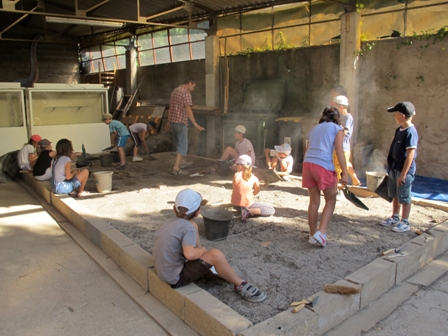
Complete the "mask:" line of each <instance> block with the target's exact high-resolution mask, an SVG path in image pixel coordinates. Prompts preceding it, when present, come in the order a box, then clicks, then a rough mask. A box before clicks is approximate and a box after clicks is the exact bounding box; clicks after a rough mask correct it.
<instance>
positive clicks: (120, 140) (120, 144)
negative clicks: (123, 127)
mask: <svg viewBox="0 0 448 336" xmlns="http://www.w3.org/2000/svg"><path fill="white" fill-rule="evenodd" d="M128 138H129V135H122V136H119V137H118V139H117V147H124V146H126V142H127V141H128Z"/></svg>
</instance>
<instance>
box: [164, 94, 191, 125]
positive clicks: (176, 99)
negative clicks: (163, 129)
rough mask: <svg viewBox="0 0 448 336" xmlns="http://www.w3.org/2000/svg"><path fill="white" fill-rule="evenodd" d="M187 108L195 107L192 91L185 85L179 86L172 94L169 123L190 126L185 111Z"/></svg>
mask: <svg viewBox="0 0 448 336" xmlns="http://www.w3.org/2000/svg"><path fill="white" fill-rule="evenodd" d="M187 106H193V101H192V100H191V94H190V91H188V90H187V89H186V88H185V86H184V85H181V86H178V87H177V88H175V89H174V90H173V92H171V96H170V112H169V114H168V121H169V122H170V123H173V124H185V125H188V116H187V112H186V110H185V108H186V107H187Z"/></svg>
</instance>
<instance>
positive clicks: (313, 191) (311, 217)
mask: <svg viewBox="0 0 448 336" xmlns="http://www.w3.org/2000/svg"><path fill="white" fill-rule="evenodd" d="M308 194H309V195H310V203H309V204H308V226H309V227H310V237H312V236H313V235H314V234H315V233H316V231H317V218H318V211H319V205H320V190H319V189H318V188H317V187H314V188H308Z"/></svg>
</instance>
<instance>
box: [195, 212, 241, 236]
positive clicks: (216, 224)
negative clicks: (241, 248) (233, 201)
mask: <svg viewBox="0 0 448 336" xmlns="http://www.w3.org/2000/svg"><path fill="white" fill-rule="evenodd" d="M201 214H202V217H204V228H205V238H207V240H219V239H226V238H227V236H228V235H229V229H230V227H231V226H233V213H231V212H230V211H228V210H226V209H222V208H210V209H204V208H202V209H201ZM231 223H232V225H230V224H231Z"/></svg>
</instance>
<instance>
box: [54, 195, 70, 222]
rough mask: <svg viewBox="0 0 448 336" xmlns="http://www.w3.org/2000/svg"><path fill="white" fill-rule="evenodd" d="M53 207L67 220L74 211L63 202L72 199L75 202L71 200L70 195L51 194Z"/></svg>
mask: <svg viewBox="0 0 448 336" xmlns="http://www.w3.org/2000/svg"><path fill="white" fill-rule="evenodd" d="M50 197H51V205H53V206H54V207H55V208H56V209H57V210H58V211H59V212H60V213H62V214H63V215H64V216H65V218H67V219H70V216H71V213H72V209H71V208H70V207H69V206H68V205H67V203H64V202H63V201H62V200H68V199H71V200H72V201H73V202H75V200H73V198H71V197H70V196H68V195H59V194H55V193H53V192H52V193H51V196H50Z"/></svg>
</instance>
